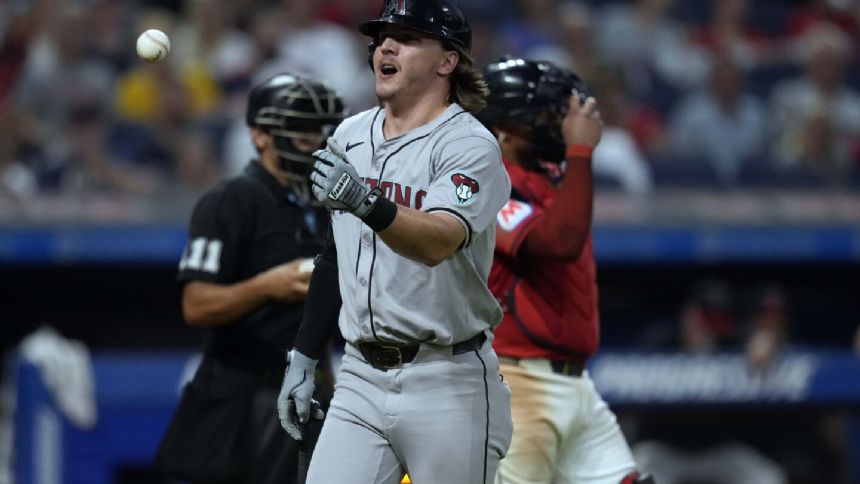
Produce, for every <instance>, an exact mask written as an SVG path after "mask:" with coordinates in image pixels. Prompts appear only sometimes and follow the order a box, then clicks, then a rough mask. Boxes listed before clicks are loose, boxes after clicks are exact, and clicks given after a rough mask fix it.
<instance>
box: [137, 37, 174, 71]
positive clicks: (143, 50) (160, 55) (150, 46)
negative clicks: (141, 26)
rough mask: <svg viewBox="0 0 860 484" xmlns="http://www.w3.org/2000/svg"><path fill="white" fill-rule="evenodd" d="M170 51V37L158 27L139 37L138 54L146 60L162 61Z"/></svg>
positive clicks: (152, 61)
mask: <svg viewBox="0 0 860 484" xmlns="http://www.w3.org/2000/svg"><path fill="white" fill-rule="evenodd" d="M169 53H170V39H169V38H168V37H167V34H165V33H164V32H162V31H160V30H158V29H149V30H147V31H146V32H144V33H142V34H140V37H138V38H137V55H138V56H139V57H140V58H141V59H143V60H145V61H146V62H151V63H153V64H154V63H156V62H161V61H162V60H164V58H165V57H167V54H169Z"/></svg>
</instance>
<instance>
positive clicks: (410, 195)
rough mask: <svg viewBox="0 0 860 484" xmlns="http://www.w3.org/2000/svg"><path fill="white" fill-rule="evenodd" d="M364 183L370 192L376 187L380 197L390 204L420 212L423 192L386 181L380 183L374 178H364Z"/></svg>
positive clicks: (424, 192) (425, 193) (425, 192)
mask: <svg viewBox="0 0 860 484" xmlns="http://www.w3.org/2000/svg"><path fill="white" fill-rule="evenodd" d="M364 182H365V183H367V184H368V185H369V186H370V189H371V190H373V189H374V188H376V187H377V186H378V187H379V189H380V190H382V195H383V196H384V197H385V198H387V199H389V200H391V201H392V202H394V203H396V204H398V205H403V206H404V207H409V208H414V209H415V210H421V204H422V203H423V202H424V197H426V196H427V191H425V190H416V189H414V188H413V187H411V186H409V185H401V184H400V183H395V182H392V181H388V180H383V181H382V182H380V181H379V180H378V179H376V178H365V179H364Z"/></svg>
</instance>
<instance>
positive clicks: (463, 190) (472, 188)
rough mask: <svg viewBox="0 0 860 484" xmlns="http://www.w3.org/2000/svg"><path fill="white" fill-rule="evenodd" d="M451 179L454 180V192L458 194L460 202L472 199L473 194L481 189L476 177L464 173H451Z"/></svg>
mask: <svg viewBox="0 0 860 484" xmlns="http://www.w3.org/2000/svg"><path fill="white" fill-rule="evenodd" d="M451 181H452V182H454V193H455V194H456V195H457V200H459V201H460V203H466V202H468V201H469V200H471V198H472V195H474V194H476V193H478V191H480V187H479V186H478V182H477V181H476V180H475V179H474V178H470V177H468V176H466V175H464V174H462V173H455V174H453V175H451Z"/></svg>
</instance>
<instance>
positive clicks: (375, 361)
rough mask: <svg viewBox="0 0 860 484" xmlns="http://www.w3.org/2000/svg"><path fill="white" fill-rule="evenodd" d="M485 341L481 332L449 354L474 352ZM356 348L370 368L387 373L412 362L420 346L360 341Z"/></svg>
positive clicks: (484, 335) (459, 344) (485, 336)
mask: <svg viewBox="0 0 860 484" xmlns="http://www.w3.org/2000/svg"><path fill="white" fill-rule="evenodd" d="M486 340H487V335H486V334H484V332H483V331H482V332H480V333H478V334H476V335H475V336H472V337H471V338H469V339H467V340H465V341H461V342H459V343H456V344H454V345H453V346H451V354H452V355H460V354H463V353H466V352H469V351H473V350H476V349H478V348H480V347H481V346H482V345H483V344H484V341H486ZM357 346H358V350H359V351H361V355H362V356H364V359H365V360H366V361H367V362H368V363H369V364H370V366H372V367H374V368H376V369H377V370H382V371H387V370H389V369H391V368H397V367H399V366H401V365H403V364H404V363H409V362H411V361H412V360H414V359H415V355H417V354H418V349H419V348H420V347H421V344H420V343H415V344H411V345H394V344H390V345H387V344H384V343H368V342H366V341H360V342H359V343H358V345H357Z"/></svg>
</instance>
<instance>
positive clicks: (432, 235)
mask: <svg viewBox="0 0 860 484" xmlns="http://www.w3.org/2000/svg"><path fill="white" fill-rule="evenodd" d="M378 234H379V236H380V237H381V238H382V240H383V242H385V244H386V245H388V246H389V247H391V249H392V250H393V251H395V252H397V253H398V254H400V255H402V256H404V257H408V258H410V259H412V260H416V261H418V262H421V263H422V264H425V265H428V266H431V267H432V266H435V265H438V264H439V263H441V262H442V261H444V260H445V259H447V258H448V257H451V255H452V254H453V253H454V252H455V251H456V250H457V249H458V248H459V247H460V245H462V243H463V240H464V239H465V237H466V230H465V228H463V226H462V224H460V222H458V221H457V220H456V219H454V218H453V217H451V216H449V215H446V214H444V213H427V212H421V211H419V210H414V209H411V208H408V207H404V206H398V207H397V217H396V218H395V219H394V222H393V223H392V224H391V225H390V226H388V228H386V229H385V230H382V231H380V232H378Z"/></svg>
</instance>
